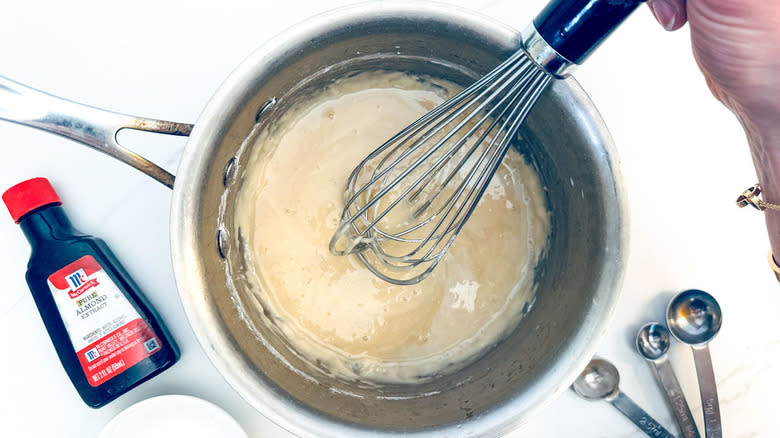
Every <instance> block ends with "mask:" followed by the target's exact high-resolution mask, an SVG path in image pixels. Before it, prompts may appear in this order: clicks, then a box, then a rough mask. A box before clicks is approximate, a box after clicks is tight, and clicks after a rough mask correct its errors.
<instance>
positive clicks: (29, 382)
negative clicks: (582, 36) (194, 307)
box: [0, 0, 780, 438]
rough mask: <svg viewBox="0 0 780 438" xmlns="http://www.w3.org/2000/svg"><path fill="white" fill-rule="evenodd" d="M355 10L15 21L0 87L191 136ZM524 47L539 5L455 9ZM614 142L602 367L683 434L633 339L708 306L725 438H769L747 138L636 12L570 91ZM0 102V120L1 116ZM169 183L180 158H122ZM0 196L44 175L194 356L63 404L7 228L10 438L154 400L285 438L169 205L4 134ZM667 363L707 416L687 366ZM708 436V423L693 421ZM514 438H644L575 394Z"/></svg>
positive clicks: (142, 11) (31, 5)
mask: <svg viewBox="0 0 780 438" xmlns="http://www.w3.org/2000/svg"><path fill="white" fill-rule="evenodd" d="M346 3H348V2H345V1H295V0H288V1H285V2H263V1H246V0H243V1H240V0H222V1H220V2H184V1H181V2H164V1H161V0H154V1H152V0H136V1H133V2H102V1H89V2H86V1H70V2H56V1H51V0H47V1H39V2H21V1H9V2H4V4H3V8H2V12H0V75H4V76H7V77H10V78H14V79H16V80H18V81H21V82H23V83H26V84H29V85H31V86H34V87H36V88H40V89H43V90H47V91H49V92H52V93H54V94H57V95H60V96H65V97H68V98H70V99H73V100H76V101H79V102H85V103H89V104H91V105H94V106H99V107H104V108H108V109H113V110H117V111H122V112H126V113H131V114H139V115H143V116H148V117H156V118H162V119H170V120H176V121H186V122H192V121H195V120H196V118H197V116H198V114H199V112H200V110H201V109H202V108H203V107H204V105H205V103H206V101H207V100H208V99H209V97H210V96H211V94H212V93H213V91H214V90H215V89H216V88H217V87H218V86H219V84H220V82H221V81H222V80H223V79H224V78H225V77H226V76H227V75H228V73H229V72H230V71H231V69H232V68H234V67H235V66H236V65H237V64H238V63H239V62H240V61H241V60H242V59H243V58H244V57H245V56H246V55H247V54H249V53H250V52H251V50H252V49H253V48H255V47H256V46H258V45H260V44H262V43H263V42H264V41H265V40H267V39H268V38H270V37H271V36H272V35H274V34H275V33H277V32H278V31H280V30H282V29H284V28H285V27H287V26H289V25H291V24H293V23H295V22H297V21H299V20H302V19H304V18H306V17H308V16H310V15H312V14H315V13H317V12H321V11H324V10H327V9H330V8H332V7H335V6H339V5H342V4H346ZM449 3H454V4H460V5H464V6H467V7H470V8H472V9H475V10H479V11H481V12H483V13H485V14H487V15H490V16H493V17H496V18H498V19H501V20H504V21H505V22H507V23H509V24H510V25H513V26H515V27H516V28H522V27H523V26H524V25H525V23H526V22H527V21H528V20H530V19H531V17H532V16H533V14H534V13H535V12H536V11H537V10H538V9H540V8H541V7H542V6H543V4H544V1H543V0H530V1H524V2H518V1H517V0H494V1H488V0H481V1H480V0H472V1H466V0H462V1H452V2H449ZM576 76H577V78H578V79H579V80H580V82H581V83H582V84H583V86H584V87H585V89H586V90H587V91H588V92H589V93H590V95H591V97H592V98H593V100H594V101H595V103H596V105H597V106H598V108H599V110H600V111H601V112H602V114H603V116H604V119H605V120H606V122H607V124H608V126H609V127H610V129H611V132H612V134H613V136H614V138H615V141H616V143H617V146H618V149H619V152H620V155H621V158H622V170H623V173H624V175H625V182H626V187H627V193H628V198H629V203H630V214H631V245H630V248H631V251H630V258H629V263H628V268H627V272H626V276H625V282H624V286H623V290H622V296H621V299H620V302H619V304H618V307H617V313H616V315H615V317H614V318H613V321H612V323H611V326H610V329H609V330H608V331H607V333H606V334H605V336H604V339H603V342H602V343H601V346H600V349H599V353H600V355H601V356H603V357H607V358H609V359H610V360H612V361H613V362H614V363H615V364H616V365H617V367H618V369H619V370H620V372H621V374H622V382H621V383H622V385H621V387H622V388H623V389H624V390H625V392H626V393H627V394H629V395H630V396H631V397H633V398H634V399H635V400H636V401H637V402H638V403H639V404H641V405H642V406H644V407H645V408H646V409H647V410H648V411H649V412H650V413H651V414H652V415H654V416H656V417H657V419H658V420H660V421H661V423H663V424H664V425H665V426H667V427H672V420H671V414H670V413H669V411H668V410H667V408H666V406H665V405H664V402H663V398H662V395H661V392H660V389H659V388H658V387H657V385H656V383H655V381H654V379H653V376H652V374H651V371H650V368H649V367H648V366H647V365H646V364H645V363H644V362H643V360H642V359H641V358H639V356H638V355H637V354H636V353H635V351H634V348H633V343H632V342H633V340H632V339H633V335H634V333H635V331H636V330H637V328H638V327H639V326H640V325H641V324H642V323H644V322H646V321H648V320H653V319H659V318H662V316H663V309H664V306H665V304H666V302H667V301H668V299H669V297H670V296H671V295H672V294H673V293H674V292H676V291H679V290H682V289H686V288H691V287H696V288H702V289H705V290H708V291H710V292H711V293H712V294H713V295H715V296H716V298H717V299H718V300H719V301H720V303H721V305H722V307H723V309H724V313H725V316H724V325H723V330H722V332H721V334H720V335H719V336H718V338H717V339H716V340H715V341H714V343H713V344H712V355H713V359H714V363H715V374H716V376H717V379H718V385H719V391H720V395H721V406H722V412H723V424H724V431H725V436H727V437H736V438H748V437H777V436H780V426H778V421H777V419H776V418H774V415H775V411H776V399H775V397H773V394H775V393H777V392H778V391H780V333H778V331H780V330H779V328H780V324H778V322H777V321H778V318H777V316H776V313H777V311H778V309H780V287H779V286H778V284H777V282H776V281H775V280H774V278H773V277H772V274H771V272H770V271H769V269H768V267H767V264H766V252H767V249H768V242H767V238H766V236H765V231H764V228H763V222H762V218H761V215H760V214H759V213H757V212H755V211H740V210H738V209H737V208H736V207H734V204H733V201H734V198H735V197H736V195H737V194H738V193H739V192H740V191H741V190H743V189H744V188H746V187H747V186H749V185H751V184H752V183H753V182H754V181H755V173H754V171H753V169H752V166H751V162H750V156H749V154H748V150H747V148H746V142H745V139H744V136H743V134H742V131H741V129H740V127H739V125H738V124H737V122H736V121H735V119H734V118H733V117H732V116H731V114H730V113H728V112H727V111H726V110H725V109H723V108H721V107H720V106H719V105H718V104H717V103H716V102H715V100H714V99H713V98H712V97H711V96H710V95H709V92H708V90H707V88H706V86H705V85H704V81H703V80H702V79H701V77H700V75H699V73H698V70H697V67H696V65H695V63H694V61H693V59H692V56H691V54H690V47H689V44H688V33H687V29H684V30H682V31H680V32H677V33H675V34H667V33H665V32H663V31H661V29H660V28H659V27H658V26H657V25H656V24H655V23H654V22H653V20H652V17H651V15H650V12H649V11H648V10H647V8H646V7H642V8H641V9H640V10H639V11H638V12H637V13H636V14H634V16H632V17H631V18H630V19H629V20H628V22H627V23H626V25H625V26H624V27H623V28H622V29H621V30H620V31H619V32H618V33H617V35H616V36H615V37H614V38H612V40H610V41H608V42H607V43H606V44H605V45H604V47H603V48H602V49H601V50H600V51H599V52H598V53H596V54H595V55H594V56H593V57H592V58H591V59H590V60H589V62H588V64H587V65H586V66H584V67H583V68H582V69H581V70H580V71H579V72H578V74H577V75H576ZM1 105H2V102H0V106H1ZM131 142H132V144H133V145H138V147H137V149H138V150H139V151H140V152H143V153H144V154H146V155H149V156H150V157H151V158H153V159H155V160H157V161H158V162H160V163H161V164H163V165H164V166H165V167H167V168H168V169H172V170H175V168H176V163H177V161H178V158H179V155H180V153H181V150H182V148H183V147H184V141H183V140H181V139H178V140H172V139H169V138H163V139H160V138H156V137H142V138H140V139H128V141H127V143H131ZM0 150H2V151H3V154H2V159H0V189H2V190H5V189H6V188H7V187H9V186H11V185H12V184H14V183H16V182H18V181H21V180H23V179H27V178H30V177H35V176H47V177H49V178H50V179H51V180H52V181H53V182H54V184H55V185H56V187H57V189H58V191H59V193H60V195H61V197H62V198H63V200H64V203H65V206H66V207H67V210H68V212H69V215H70V217H71V218H72V220H73V222H74V223H75V224H76V225H77V226H78V228H80V229H83V230H85V231H88V232H90V233H93V234H95V235H98V236H101V237H103V238H104V239H106V240H107V241H108V242H109V244H110V245H111V247H112V248H113V250H114V251H115V252H116V254H117V255H118V256H119V258H120V259H121V260H122V261H123V263H124V264H125V266H126V267H127V268H128V270H129V271H130V273H131V274H132V275H133V276H134V278H135V279H136V280H137V282H138V283H139V284H140V286H141V287H142V289H143V290H144V291H146V294H147V295H148V296H149V298H150V300H151V301H152V302H153V304H154V306H155V307H156V308H157V310H158V311H159V312H160V313H161V315H162V317H163V318H164V320H165V322H166V323H167V324H168V326H169V327H170V328H171V330H172V332H173V335H174V337H175V338H176V340H177V341H178V343H179V345H180V346H181V350H182V357H181V360H180V361H179V363H178V364H177V365H175V366H174V367H173V368H172V369H170V370H169V371H167V372H165V373H164V374H162V375H160V376H159V377H157V378H155V379H154V380H153V381H151V382H149V383H146V384H144V385H142V386H141V387H139V388H137V389H135V390H133V391H131V392H130V393H129V394H127V395H125V396H123V397H121V398H120V399H118V400H117V401H116V402H114V403H112V404H110V405H108V406H107V407H105V408H102V409H100V410H92V409H90V408H87V407H86V406H85V405H84V404H83V403H82V402H81V400H80V399H79V398H78V396H77V394H76V392H75V390H74V389H73V388H72V387H71V385H70V382H69V381H68V379H67V377H66V375H65V373H64V371H63V370H62V367H61V366H60V365H59V363H58V360H57V357H56V355H55V353H54V349H53V348H52V347H51V345H50V341H49V339H48V337H47V335H46V332H45V330H44V326H43V324H42V323H41V320H40V317H39V316H38V314H37V311H36V309H35V306H34V303H33V300H32V298H31V296H30V294H29V292H28V290H27V285H26V284H25V281H24V271H25V267H26V263H27V257H28V255H29V249H28V245H27V242H26V241H25V240H24V237H23V235H22V233H21V231H20V230H18V229H17V227H16V226H15V225H14V224H13V223H12V222H11V221H10V220H9V219H8V217H7V216H6V215H5V213H0V242H2V245H1V247H2V250H1V251H0V278H2V289H0V334H1V335H0V351H2V356H1V357H2V359H3V360H0V436H5V437H21V436H32V437H44V436H47V437H48V436H56V437H87V436H95V435H96V434H97V432H98V431H99V430H100V429H101V428H102V427H103V426H104V425H105V424H106V423H107V422H108V421H109V420H110V419H111V418H112V417H113V416H114V415H116V414H117V413H118V412H119V411H121V410H122V409H124V408H126V407H128V406H129V405H131V404H133V403H135V402H137V401H139V400H142V399H145V398H148V397H151V396H155V395H160V394H175V393H179V394H191V395H195V396H198V397H202V398H204V399H206V400H209V401H211V402H213V403H215V404H217V405H219V406H221V407H223V408H224V409H226V410H227V411H228V412H230V413H231V414H232V415H233V416H235V417H236V418H237V419H238V421H239V422H240V423H241V425H242V426H243V427H244V428H245V429H246V430H247V432H248V433H249V434H250V436H253V437H287V436H289V435H288V434H287V433H286V432H284V431H283V430H281V429H280V428H278V427H276V426H275V425H273V424H272V423H270V422H269V421H268V420H266V419H265V418H263V417H262V416H261V415H260V414H258V413H257V412H255V411H254V410H253V409H252V408H251V407H250V406H249V405H248V404H246V403H245V402H244V401H243V400H242V399H241V398H240V397H239V396H238V395H237V394H236V393H235V392H234V391H233V390H232V389H231V388H230V387H229V386H228V385H227V384H226V383H225V382H224V381H223V380H222V378H221V377H220V375H219V374H218V373H217V372H216V370H215V369H214V368H213V366H212V365H211V364H210V362H209V361H208V359H207V358H206V356H205V354H204V353H203V352H202V351H201V349H200V347H199V345H198V344H197V342H196V340H195V338H194V336H193V334H192V333H191V331H190V327H189V325H188V323H187V320H186V318H185V316H184V313H183V311H182V307H181V304H180V302H179V298H178V295H177V293H176V288H175V284H174V279H173V271H172V267H171V262H170V250H169V244H168V237H169V233H168V217H169V201H170V197H171V193H170V191H169V190H167V189H165V188H164V187H162V186H161V185H160V184H158V183H156V182H154V181H152V180H150V179H149V178H146V177H144V176H143V175H141V174H140V173H138V172H136V171H134V170H132V169H130V168H128V167H126V166H124V165H121V164H120V163H118V162H117V161H114V160H112V159H109V158H107V157H105V156H103V155H100V154H97V153H95V152H93V151H91V150H88V149H87V148H84V147H82V146H79V145H76V144H75V143H72V142H70V141H67V140H64V139H61V138H58V137H55V136H52V135H49V134H45V133H41V132H38V131H35V130H32V129H29V128H24V127H20V126H16V125H11V124H8V123H0ZM672 362H673V365H674V367H675V369H676V370H677V372H678V375H679V377H680V380H681V382H682V386H683V389H684V390H685V392H686V394H687V396H688V398H689V400H690V402H691V404H692V407H693V411H694V415H695V416H697V418H698V417H700V416H701V407H700V402H699V401H698V389H697V386H696V382H695V374H694V368H693V363H692V359H691V355H690V352H689V351H688V350H687V349H685V348H682V347H681V346H679V345H676V346H675V347H674V348H673V350H672ZM699 424H700V428H701V419H699ZM510 436H513V437H520V436H523V437H571V436H579V437H593V438H596V437H641V436H643V435H642V434H641V433H640V432H639V431H638V430H637V429H635V428H634V427H633V426H632V425H631V424H630V423H629V422H628V421H627V420H625V419H624V418H622V417H621V416H620V415H619V414H618V413H617V412H616V411H614V410H613V409H612V408H611V407H610V406H608V405H607V404H604V403H588V402H585V401H581V400H579V399H577V398H576V396H575V395H574V394H573V393H571V392H570V391H567V392H566V393H565V394H563V395H562V396H560V397H559V398H558V399H557V400H555V401H554V402H553V403H552V404H550V405H549V407H547V408H546V410H544V411H543V412H541V413H540V414H539V415H537V416H536V417H534V418H532V419H531V420H530V421H528V423H527V424H526V425H524V426H523V428H522V429H520V430H518V431H517V432H515V433H513V434H511V435H510Z"/></svg>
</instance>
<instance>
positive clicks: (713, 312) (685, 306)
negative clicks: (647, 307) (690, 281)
mask: <svg viewBox="0 0 780 438" xmlns="http://www.w3.org/2000/svg"><path fill="white" fill-rule="evenodd" d="M666 321H667V323H668V324H669V331H671V332H672V335H673V336H674V337H675V338H677V339H678V340H679V341H680V342H683V343H685V344H689V345H701V344H706V343H707V342H709V341H710V340H712V338H714V337H715V335H717V334H718V331H720V327H721V324H722V323H723V315H722V313H721V310H720V305H718V302H717V301H715V298H713V297H712V295H710V294H708V293H707V292H704V291H703V290H698V289H690V290H686V291H683V292H680V293H679V294H678V295H677V296H676V297H674V298H673V299H672V301H671V302H669V306H668V307H667V308H666Z"/></svg>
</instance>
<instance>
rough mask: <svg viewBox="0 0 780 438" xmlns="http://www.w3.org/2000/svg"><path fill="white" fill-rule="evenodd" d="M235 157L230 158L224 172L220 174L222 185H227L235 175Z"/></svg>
mask: <svg viewBox="0 0 780 438" xmlns="http://www.w3.org/2000/svg"><path fill="white" fill-rule="evenodd" d="M235 164H236V157H233V158H231V159H230V161H228V162H227V164H226V165H225V174H224V175H223V176H222V185H224V186H225V187H227V185H228V183H229V182H230V181H231V180H232V179H233V177H234V176H236V165H235Z"/></svg>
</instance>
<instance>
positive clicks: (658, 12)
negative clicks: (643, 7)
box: [650, 0, 677, 30]
mask: <svg viewBox="0 0 780 438" xmlns="http://www.w3.org/2000/svg"><path fill="white" fill-rule="evenodd" d="M650 9H652V11H653V15H655V19H656V20H658V22H659V23H661V26H663V27H664V29H666V30H672V29H674V25H675V24H676V21H677V11H676V10H675V7H674V6H672V5H671V4H669V3H668V2H666V1H664V0H655V1H653V2H651V3H650Z"/></svg>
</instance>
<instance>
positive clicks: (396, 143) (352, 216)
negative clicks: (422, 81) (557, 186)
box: [330, 0, 641, 285]
mask: <svg viewBox="0 0 780 438" xmlns="http://www.w3.org/2000/svg"><path fill="white" fill-rule="evenodd" d="M640 3H641V1H637V0H553V1H552V2H550V3H548V4H547V6H546V7H545V8H544V9H543V10H542V11H541V12H540V13H539V15H537V17H536V18H535V19H534V21H533V22H532V23H531V24H530V25H529V26H528V27H527V28H526V30H525V31H524V32H523V34H522V37H523V38H522V41H523V44H522V48H521V49H520V50H518V51H517V52H515V53H514V54H513V55H511V56H510V57H509V58H508V59H507V60H506V61H504V62H503V63H501V64H500V65H499V66H498V67H496V68H495V69H494V70H493V71H491V72H490V73H488V74H487V75H485V76H484V77H483V78H481V79H480V80H478V81H477V82H475V83H474V84H473V85H471V86H469V87H468V88H466V89H464V90H463V91H461V92H460V93H458V94H457V95H455V96H454V97H452V98H450V99H449V100H447V101H446V102H444V103H442V104H441V105H439V106H437V107H436V108H434V109H433V110H432V111H431V112H429V113H427V114H426V115H424V116H423V117H421V118H420V119H419V120H417V121H416V122H414V123H412V124H411V125H409V126H408V127H407V128H405V129H404V130H402V131H401V132H399V133H398V134H396V135H395V136H394V137H393V138H391V139H390V140H388V141H387V142H385V143H384V144H383V145H381V146H380V147H379V148H377V149H376V150H374V151H373V152H371V154H369V155H368V156H367V157H366V158H365V159H364V160H363V161H361V162H360V163H359V164H358V165H357V166H356V167H355V169H354V170H353V171H352V173H351V174H350V176H349V178H348V180H347V185H346V189H345V192H344V199H345V207H344V210H343V212H342V217H341V222H340V224H339V226H338V228H337V229H336V232H335V233H334V235H333V237H332V239H331V241H330V251H331V252H332V253H333V254H336V255H347V254H357V255H358V257H359V258H360V260H361V261H362V262H363V263H364V264H365V265H366V267H368V268H369V269H370V270H371V271H372V272H374V274H376V275H377V276H379V277H380V278H382V279H384V280H385V281H388V282H390V283H394V284H400V285H408V284H414V283H418V282H420V281H422V280H423V279H424V278H425V277H427V276H428V275H429V274H430V273H431V272H432V271H433V269H434V268H435V267H436V265H437V264H438V263H439V261H441V259H442V257H444V255H445V254H446V252H447V250H448V249H449V247H450V246H451V245H452V243H453V242H454V241H455V238H456V237H457V235H458V233H459V232H460V231H461V229H462V228H463V226H464V224H465V223H466V221H467V220H468V219H469V217H470V216H471V214H472V213H473V212H474V209H475V208H476V206H477V205H478V203H479V201H480V199H481V198H482V195H483V194H484V193H485V191H486V190H487V188H488V186H489V184H490V180H491V179H492V177H493V175H494V174H495V173H496V171H497V170H498V168H499V166H500V164H501V161H502V159H503V158H504V156H505V155H506V153H507V151H508V150H509V147H510V146H511V145H512V144H513V141H515V137H516V134H517V130H518V129H519V128H520V126H521V125H522V123H523V121H524V120H525V118H526V116H527V115H528V113H529V112H530V110H531V108H533V106H534V104H535V103H536V101H537V99H538V98H539V96H540V95H541V94H542V92H543V91H544V90H545V89H546V87H547V86H548V84H549V83H550V82H551V81H553V80H554V79H556V78H564V77H566V76H568V75H569V74H570V73H571V71H572V70H573V68H574V67H575V66H576V65H578V64H580V63H582V61H584V59H585V58H587V56H589V55H590V53H591V52H592V51H593V50H594V49H595V48H596V47H597V46H598V45H599V44H600V43H601V42H602V41H603V40H604V39H605V38H606V37H607V35H609V34H610V33H611V32H612V31H613V30H614V29H615V28H616V27H617V26H618V25H619V24H620V23H621V22H622V21H623V20H624V19H625V18H626V17H628V15H629V14H630V13H631V12H632V11H633V10H634V9H636V7H637V6H638V5H639V4H640Z"/></svg>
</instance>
